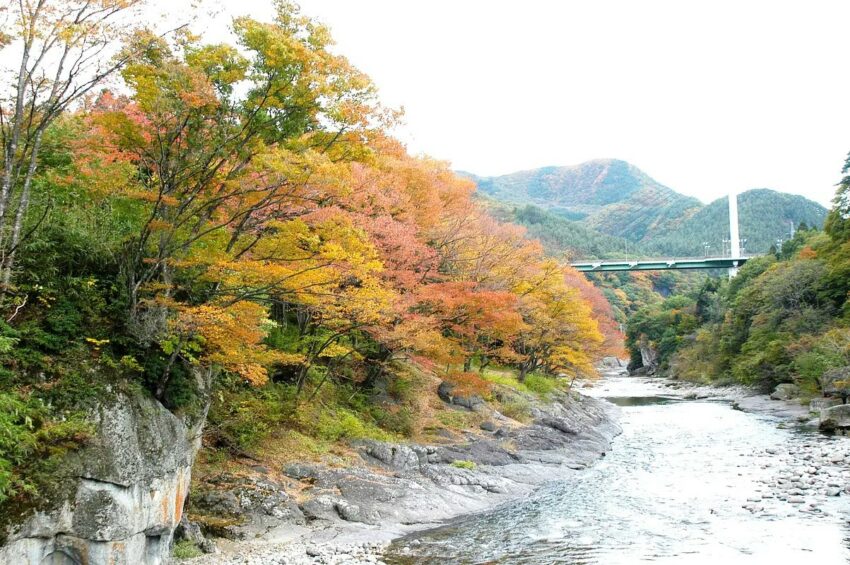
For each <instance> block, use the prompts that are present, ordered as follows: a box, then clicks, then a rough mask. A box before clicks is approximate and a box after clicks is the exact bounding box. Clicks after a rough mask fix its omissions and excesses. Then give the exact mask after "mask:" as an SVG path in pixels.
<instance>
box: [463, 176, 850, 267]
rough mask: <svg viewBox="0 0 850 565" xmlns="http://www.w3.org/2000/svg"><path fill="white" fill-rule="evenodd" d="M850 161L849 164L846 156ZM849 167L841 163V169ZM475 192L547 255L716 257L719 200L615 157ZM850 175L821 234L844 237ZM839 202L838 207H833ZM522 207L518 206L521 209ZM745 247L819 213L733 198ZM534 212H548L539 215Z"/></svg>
mask: <svg viewBox="0 0 850 565" xmlns="http://www.w3.org/2000/svg"><path fill="white" fill-rule="evenodd" d="M848 162H850V161H848ZM847 172H850V171H848V170H847V167H846V166H845V173H847ZM472 178H473V180H474V181H475V182H476V183H477V184H478V189H479V191H480V192H481V193H483V194H484V195H486V196H487V197H489V198H492V199H495V200H497V201H500V202H503V203H508V204H511V205H513V206H516V207H518V208H515V210H514V212H513V218H512V220H513V221H516V222H517V223H520V224H522V225H524V226H526V227H527V228H528V229H529V231H530V233H531V234H532V235H534V236H535V237H539V238H540V239H541V240H542V241H543V243H544V245H546V246H547V247H548V248H549V250H550V252H555V253H557V252H558V251H564V250H568V251H569V252H570V254H571V255H572V256H576V255H578V256H583V257H588V258H593V257H606V258H615V257H617V256H619V255H627V256H635V255H642V256H652V255H673V256H680V257H691V256H703V255H704V254H705V253H706V248H705V246H704V244H705V243H708V245H709V247H708V250H707V252H708V253H709V254H710V255H722V253H723V247H724V245H723V241H722V240H723V238H724V237H726V236H727V235H728V230H724V229H719V228H718V226H728V225H729V207H728V200H727V199H726V198H719V199H717V200H715V201H714V202H712V203H710V204H708V205H702V204H701V203H700V202H698V201H697V200H696V199H693V198H690V197H687V196H683V195H681V194H678V193H676V192H675V191H673V190H671V189H669V188H667V187H665V186H663V185H661V184H659V183H658V182H656V181H655V180H653V179H652V178H650V177H649V176H647V175H646V174H645V173H643V172H642V171H640V170H638V169H637V168H636V167H634V166H632V165H630V164H628V163H626V162H624V161H618V160H615V159H604V160H596V161H589V162H587V163H582V164H580V165H576V166H574V167H544V168H541V169H535V170H531V171H522V172H518V173H512V174H508V175H504V176H501V177H490V178H482V177H472ZM847 179H850V175H848V176H846V177H845V181H844V182H843V183H842V186H843V187H844V188H843V189H840V190H839V194H838V195H837V196H836V200H835V202H836V208H835V209H836V210H838V209H839V208H840V209H841V210H843V212H840V213H839V212H835V213H833V214H831V215H830V220H828V222H827V223H828V226H829V227H828V228H827V229H828V232H829V233H834V234H836V237H837V240H839V241H846V240H847V239H848V237H847V234H850V228H847V227H846V226H847V225H848V224H850V222H847V218H848V217H850V212H848V210H850V204H848V203H850V197H848V196H847V193H848V190H850V189H849V188H848V187H850V180H847ZM841 203H843V208H842V207H841V206H839V204H841ZM522 206H525V208H522ZM738 208H739V221H740V225H741V233H742V234H744V236H745V237H746V238H747V243H746V249H747V250H748V251H750V252H755V253H765V252H767V251H768V249H770V247H771V246H772V245H774V244H775V243H776V242H777V240H778V239H783V240H784V239H788V237H789V232H790V231H791V230H792V229H793V228H796V226H798V225H800V224H801V223H802V224H806V225H808V226H810V227H820V226H822V225H824V219H825V217H826V214H827V212H826V210H825V209H824V208H823V207H822V206H820V205H819V204H817V203H815V202H812V201H811V200H808V199H806V198H804V197H802V196H796V195H790V194H783V193H779V192H775V191H772V190H768V189H756V190H749V191H747V192H744V193H743V194H740V195H738ZM541 209H545V210H549V211H550V212H544V211H543V210H541ZM839 232H840V233H841V234H843V235H838V234H839Z"/></svg>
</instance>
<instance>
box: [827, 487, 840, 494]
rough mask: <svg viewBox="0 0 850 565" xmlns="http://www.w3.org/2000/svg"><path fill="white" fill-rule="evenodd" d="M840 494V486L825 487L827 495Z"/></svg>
mask: <svg viewBox="0 0 850 565" xmlns="http://www.w3.org/2000/svg"><path fill="white" fill-rule="evenodd" d="M840 494H841V489H840V488H835V487H830V488H828V489H826V495H827V496H839V495H840Z"/></svg>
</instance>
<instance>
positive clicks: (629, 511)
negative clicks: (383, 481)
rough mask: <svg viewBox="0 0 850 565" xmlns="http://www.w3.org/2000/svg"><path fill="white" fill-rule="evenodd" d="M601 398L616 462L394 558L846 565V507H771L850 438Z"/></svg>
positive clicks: (839, 503) (650, 387)
mask: <svg viewBox="0 0 850 565" xmlns="http://www.w3.org/2000/svg"><path fill="white" fill-rule="evenodd" d="M591 394H593V395H595V396H599V397H604V398H606V399H609V400H611V401H614V402H615V403H616V404H618V405H620V406H622V420H621V425H622V427H623V434H622V435H621V436H620V437H618V438H617V439H616V440H615V442H614V445H613V448H612V450H611V452H609V453H608V455H607V457H605V458H603V459H602V460H601V461H599V462H598V463H597V464H596V465H594V466H593V467H591V468H589V469H587V470H584V471H581V472H578V473H577V474H576V475H575V476H574V477H573V478H571V479H569V480H566V481H560V482H556V483H552V484H550V485H548V486H546V487H544V488H543V489H541V490H540V491H538V492H537V493H535V494H534V495H532V496H530V497H529V498H527V499H524V500H522V501H519V502H514V503H512V504H509V505H506V506H503V507H501V508H498V509H496V510H494V511H491V512H487V513H484V514H480V515H476V516H471V517H465V518H461V519H459V520H457V521H455V522H453V523H451V524H448V525H446V526H443V527H441V528H438V529H435V530H430V531H428V532H423V533H419V534H415V535H412V536H409V537H406V538H402V539H401V540H398V541H397V542H395V543H394V544H393V545H392V546H391V548H390V551H389V553H388V555H387V557H386V561H387V562H388V563H392V564H446V563H498V564H508V563H518V564H519V563H522V564H544V563H545V564H549V563H564V564H597V563H598V564H606V565H609V564H610V565H616V564H632V563H643V562H650V563H662V564H667V563H670V564H676V565H679V564H703V563H722V564H723V565H732V564H737V563H746V564H761V563H771V564H776V565H779V564H785V563H797V564H808V563H817V564H818V565H831V564H839V563H850V527H848V523H847V519H848V518H850V514H848V511H850V504H848V501H850V497H848V496H847V495H846V494H844V493H842V496H840V497H827V496H818V495H816V494H813V495H812V496H811V497H807V499H806V504H791V503H790V502H788V501H784V500H779V499H778V498H774V497H773V496H774V495H776V494H780V493H779V492H778V487H777V486H776V481H777V479H779V478H780V477H782V476H787V474H788V473H789V469H792V470H793V469H803V468H805V467H806V466H807V465H812V463H811V461H803V460H802V459H803V458H805V457H806V456H807V455H808V453H809V452H810V451H811V452H812V453H816V454H819V453H821V452H832V451H833V450H842V449H846V446H847V444H846V443H844V442H846V441H847V439H846V438H828V437H826V436H822V435H820V434H816V433H812V432H803V431H799V430H795V429H786V427H785V426H784V424H782V423H781V422H780V421H779V420H777V419H775V418H773V417H771V416H765V415H757V414H749V413H744V412H741V411H737V410H733V409H732V408H731V407H730V405H729V404H727V403H723V402H718V401H710V400H693V401H684V400H682V399H681V398H675V397H673V396H670V391H669V390H666V389H662V388H661V387H660V386H659V384H658V382H657V381H651V380H644V379H635V378H629V377H611V378H608V379H607V380H606V381H605V382H604V383H603V385H602V386H601V387H598V388H597V389H594V390H592V391H591ZM789 448H790V449H791V451H792V453H791V454H788V453H787V452H788V450H789ZM766 449H769V450H771V451H774V450H775V451H777V453H779V454H780V455H773V454H770V453H766V452H765V450H766ZM845 467H846V464H845V463H842V464H841V466H834V467H830V465H829V463H826V464H825V465H824V467H823V469H822V476H823V477H825V476H829V475H832V476H833V477H834V478H833V480H841V481H846V480H847V478H848V477H847V476H846V472H847V469H845ZM819 472H821V471H819ZM818 480H821V479H818ZM842 484H845V483H842ZM812 492H813V493H814V489H813V491H812ZM748 498H750V499H752V500H751V501H748ZM753 500H755V501H756V502H752V501H753ZM809 502H812V503H814V504H815V506H811V505H810V504H809ZM744 505H749V506H750V507H751V508H750V509H746V508H743V507H742V506H744ZM753 506H755V508H753Z"/></svg>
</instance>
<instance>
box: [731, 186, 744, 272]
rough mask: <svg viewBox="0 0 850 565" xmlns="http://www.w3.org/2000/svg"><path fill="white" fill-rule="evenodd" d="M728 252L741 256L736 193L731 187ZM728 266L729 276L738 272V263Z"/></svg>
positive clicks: (732, 255)
mask: <svg viewBox="0 0 850 565" xmlns="http://www.w3.org/2000/svg"><path fill="white" fill-rule="evenodd" d="M729 254H730V255H731V258H732V259H740V257H741V234H740V233H739V232H738V194H737V193H736V192H735V190H734V189H733V190H732V191H730V192H729ZM734 265H735V266H734V267H729V278H730V279H731V278H732V277H734V276H735V275H737V274H738V263H737V261H736V262H735V263H734Z"/></svg>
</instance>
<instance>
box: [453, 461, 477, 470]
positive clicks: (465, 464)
mask: <svg viewBox="0 0 850 565" xmlns="http://www.w3.org/2000/svg"><path fill="white" fill-rule="evenodd" d="M452 467H457V468H458V469H467V470H469V471H474V470H475V463H474V462H473V461H465V460H463V459H460V460H457V461H452Z"/></svg>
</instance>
